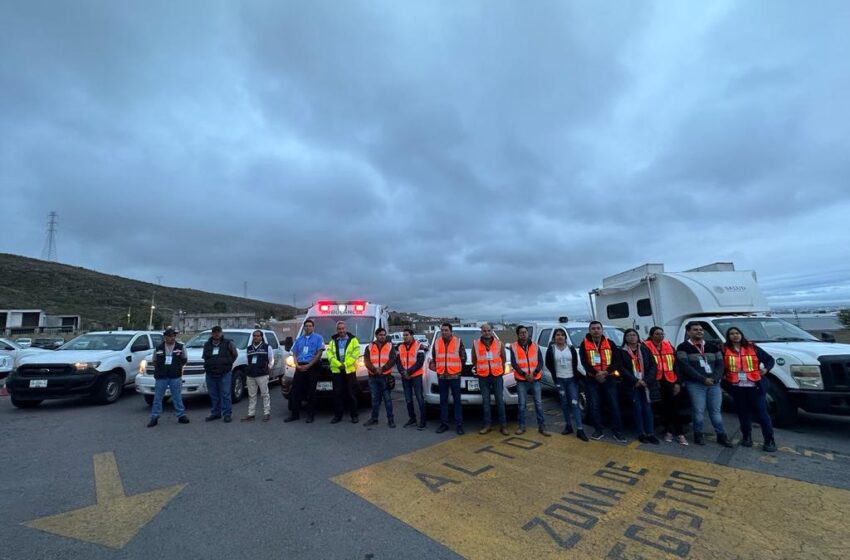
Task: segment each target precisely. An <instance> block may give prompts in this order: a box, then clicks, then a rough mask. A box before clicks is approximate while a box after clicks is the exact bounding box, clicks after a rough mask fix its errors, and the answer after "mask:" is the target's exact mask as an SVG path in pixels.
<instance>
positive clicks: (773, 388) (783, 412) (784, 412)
mask: <svg viewBox="0 0 850 560" xmlns="http://www.w3.org/2000/svg"><path fill="white" fill-rule="evenodd" d="M765 397H766V400H767V412H768V413H769V414H770V419H771V420H772V421H773V425H774V426H776V427H777V428H787V427H789V426H793V425H794V424H796V423H797V405H796V404H794V402H793V401H792V400H791V397H789V396H788V392H787V391H786V390H785V388H784V387H783V386H782V384H781V383H780V382H779V381H777V380H775V379H769V380H768V381H767V395H766V396H765Z"/></svg>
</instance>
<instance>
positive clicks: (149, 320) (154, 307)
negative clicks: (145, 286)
mask: <svg viewBox="0 0 850 560" xmlns="http://www.w3.org/2000/svg"><path fill="white" fill-rule="evenodd" d="M153 298H154V294H151V315H150V318H149V319H148V330H149V331H152V330H153V310H154V309H156V306H155V305H154V302H153Z"/></svg>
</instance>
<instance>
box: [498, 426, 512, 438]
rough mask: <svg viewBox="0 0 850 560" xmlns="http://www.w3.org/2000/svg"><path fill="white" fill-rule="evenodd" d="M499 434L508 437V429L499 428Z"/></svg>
mask: <svg viewBox="0 0 850 560" xmlns="http://www.w3.org/2000/svg"><path fill="white" fill-rule="evenodd" d="M499 433H500V434H502V435H503V436H507V435H510V434H508V427H507V426H502V427H501V428H499Z"/></svg>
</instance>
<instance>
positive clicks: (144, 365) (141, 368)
mask: <svg viewBox="0 0 850 560" xmlns="http://www.w3.org/2000/svg"><path fill="white" fill-rule="evenodd" d="M147 367H148V361H147V360H142V361H141V362H139V373H141V374H142V375H144V374H145V369H146V368H147Z"/></svg>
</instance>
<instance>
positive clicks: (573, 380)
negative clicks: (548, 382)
mask: <svg viewBox="0 0 850 560" xmlns="http://www.w3.org/2000/svg"><path fill="white" fill-rule="evenodd" d="M544 362H545V363H546V369H548V370H549V372H550V373H551V374H552V377H553V378H554V380H555V382H556V383H557V384H558V397H559V398H560V400H561V412H562V413H563V414H564V429H563V430H561V434H563V435H569V434H571V433H573V426H572V423H573V422H571V421H570V416H572V418H573V421H574V422H575V428H576V437H577V438H578V439H580V440H582V441H589V440H588V437H587V434H585V433H584V426H583V425H582V422H581V407H579V402H578V395H579V380H580V378H581V374H580V373H579V371H578V355H577V354H576V349H575V348H574V347H572V346H571V345H569V344H567V331H565V330H564V329H562V328H557V329H555V332H554V333H552V344H550V345H549V347H548V348H547V349H546V358H545V360H544Z"/></svg>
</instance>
